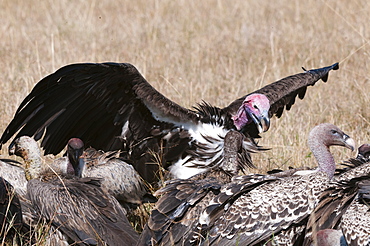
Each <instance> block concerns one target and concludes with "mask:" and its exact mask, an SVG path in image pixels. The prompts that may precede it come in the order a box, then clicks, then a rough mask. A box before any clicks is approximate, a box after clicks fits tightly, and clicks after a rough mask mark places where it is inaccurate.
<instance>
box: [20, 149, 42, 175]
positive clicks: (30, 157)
mask: <svg viewBox="0 0 370 246" xmlns="http://www.w3.org/2000/svg"><path fill="white" fill-rule="evenodd" d="M24 161H25V166H26V168H25V174H26V179H27V180H31V179H35V178H39V177H40V173H41V162H42V160H41V153H40V151H37V150H31V151H28V153H27V156H25V157H24Z"/></svg>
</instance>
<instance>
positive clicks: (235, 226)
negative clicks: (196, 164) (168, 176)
mask: <svg viewBox="0 0 370 246" xmlns="http://www.w3.org/2000/svg"><path fill="white" fill-rule="evenodd" d="M229 133H230V132H229ZM227 136H228V135H227ZM227 139H228V138H225V144H226V142H227ZM233 141H234V142H237V141H235V140H233ZM309 145H310V148H311V149H312V152H313V153H314V155H315V157H316V158H317V160H318V164H319V167H318V168H317V169H316V170H310V171H309V173H308V174H298V173H299V172H296V173H295V175H292V174H290V175H285V176H281V177H275V176H270V175H266V176H265V175H247V176H234V177H232V178H231V176H229V177H228V178H227V175H226V176H225V175H224V176H222V175H220V173H225V172H222V171H221V170H210V171H208V172H206V173H204V174H201V175H199V176H196V177H193V178H192V179H188V180H173V181H170V182H169V183H168V185H167V186H166V187H165V188H163V189H162V190H160V192H159V194H161V195H162V197H161V198H160V199H159V201H158V203H157V204H156V208H155V210H153V212H152V215H151V217H150V219H149V222H148V224H147V227H146V228H145V230H144V232H143V234H142V235H141V241H140V242H141V244H144V245H151V244H154V245H157V244H159V245H167V244H171V245H192V244H204V245H208V244H210V245H236V244H239V245H249V244H257V243H263V242H265V241H266V240H268V239H270V237H271V236H273V235H277V234H279V233H280V232H281V231H282V230H286V229H289V228H290V226H292V225H297V224H298V223H300V222H301V221H302V220H303V219H305V218H306V217H307V216H308V215H309V213H310V212H311V211H312V210H313V209H314V206H315V205H316V203H317V200H318V196H319V194H320V193H321V191H322V190H324V189H325V188H326V185H327V183H328V182H329V179H330V177H332V175H333V174H334V171H335V162H334V160H333V157H332V156H331V154H330V152H329V146H331V145H340V146H345V147H348V148H351V149H352V148H354V146H353V145H354V142H353V140H352V139H351V138H349V137H348V136H347V135H346V134H344V133H343V132H342V131H341V130H340V129H339V128H338V127H336V126H334V125H332V124H321V125H319V126H317V127H315V128H314V130H312V131H311V133H310V137H309ZM231 147H232V148H233V149H234V157H235V156H236V157H238V156H239V155H238V154H237V153H238V151H237V149H238V148H237V145H235V146H231ZM232 159H233V158H231V159H227V160H232ZM232 163H234V166H235V168H236V169H237V167H238V165H236V164H235V163H237V162H235V160H234V161H232V162H231V164H232ZM228 164H230V163H228ZM226 166H228V167H229V166H230V165H226ZM333 166H334V168H333ZM305 172H307V171H305ZM214 173H216V175H214ZM221 177H223V178H221ZM298 229H299V228H298V227H296V230H295V231H296V233H298V231H299V230H298ZM302 230H303V229H301V231H302ZM290 240H291V239H290Z"/></svg>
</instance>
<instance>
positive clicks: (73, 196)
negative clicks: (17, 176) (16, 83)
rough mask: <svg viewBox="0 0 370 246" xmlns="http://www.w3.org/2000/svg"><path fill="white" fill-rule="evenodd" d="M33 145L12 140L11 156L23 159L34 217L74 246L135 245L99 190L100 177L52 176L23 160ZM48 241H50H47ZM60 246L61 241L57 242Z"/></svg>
mask: <svg viewBox="0 0 370 246" xmlns="http://www.w3.org/2000/svg"><path fill="white" fill-rule="evenodd" d="M35 149H36V151H37V143H36V142H35V141H34V140H33V139H32V138H29V137H26V136H23V137H21V138H19V139H17V140H16V145H15V151H14V152H15V153H16V154H19V155H21V156H22V157H23V158H25V162H26V168H29V169H31V171H29V170H26V173H29V174H30V176H29V178H30V180H29V181H28V183H27V197H28V199H29V200H30V201H31V203H32V206H33V209H34V210H35V211H37V213H38V216H40V217H41V218H43V219H45V220H46V221H48V222H49V223H50V224H51V225H52V226H53V227H54V229H57V230H58V231H60V232H62V233H63V235H64V236H65V237H67V238H68V241H69V242H73V243H75V244H77V245H105V244H108V245H135V244H136V241H137V239H138V235H137V233H136V232H135V231H134V230H133V228H132V227H131V225H130V223H129V222H128V220H127V218H126V213H125V211H124V209H123V208H122V207H121V206H120V205H119V203H118V201H117V200H116V199H115V198H114V197H112V196H111V195H109V194H108V193H107V192H106V191H105V190H104V189H102V188H101V179H100V178H89V177H87V178H77V177H74V176H70V175H68V174H64V175H66V176H64V175H63V174H61V175H55V173H53V172H50V171H46V172H45V171H44V172H41V170H45V169H43V168H41V167H40V166H41V165H42V164H45V163H41V162H40V161H37V160H29V159H27V158H28V157H29V156H32V155H33V153H32V150H35ZM50 241H51V239H50ZM59 243H62V242H59Z"/></svg>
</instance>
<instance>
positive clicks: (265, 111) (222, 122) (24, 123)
mask: <svg viewBox="0 0 370 246" xmlns="http://www.w3.org/2000/svg"><path fill="white" fill-rule="evenodd" d="M338 68H339V65H338V63H335V64H333V65H331V66H328V67H324V68H319V69H313V70H308V71H305V72H303V73H299V74H295V75H292V76H289V77H286V78H283V79H281V80H279V81H277V82H274V83H272V84H269V85H267V86H265V87H263V88H261V89H259V90H257V91H254V92H252V93H250V94H247V95H245V96H242V97H240V98H239V99H237V100H235V101H233V102H232V103H231V104H230V105H228V106H227V107H225V108H218V107H213V106H211V105H209V104H207V103H201V104H199V105H198V106H197V107H195V108H194V109H187V108H184V107H181V106H180V105H178V104H176V103H175V102H173V101H171V100H169V99H168V98H166V97H165V96H163V95H162V94H161V93H160V92H158V91H157V90H156V89H154V88H153V87H152V86H151V85H150V84H149V83H148V82H147V81H146V80H145V78H144V77H143V76H142V75H141V74H140V73H139V71H138V70H137V69H136V68H135V67H134V66H133V65H131V64H128V63H101V64H92V63H82V64H71V65H67V66H65V67H62V68H60V69H59V70H57V71H56V72H55V73H53V74H50V75H48V76H47V77H45V78H43V79H42V80H41V81H40V82H38V83H37V84H36V85H35V87H34V88H33V90H32V91H31V93H30V94H29V95H28V96H27V97H26V98H25V99H24V100H23V102H22V103H21V105H20V106H19V108H18V110H17V111H16V113H15V116H14V118H13V120H12V121H11V122H10V124H9V125H8V127H7V128H6V130H5V131H4V133H3V135H2V136H1V139H0V147H1V145H2V144H4V143H6V142H7V141H8V140H9V139H10V138H11V137H12V136H13V135H16V137H15V138H17V137H19V136H22V135H28V136H32V137H33V138H35V139H36V140H39V139H40V138H41V137H43V140H42V143H41V146H42V147H43V148H44V149H45V154H49V153H52V154H57V153H59V152H60V151H61V150H62V149H63V148H64V146H65V143H66V142H67V141H68V140H69V139H70V138H72V137H78V138H80V139H82V140H83V141H84V143H85V145H86V146H92V147H94V148H95V149H99V150H104V151H108V150H117V149H120V150H122V151H123V152H124V156H123V157H125V159H126V160H127V161H130V162H132V164H133V165H134V167H135V169H136V170H137V171H138V172H139V174H140V175H141V176H142V177H143V178H144V179H145V180H147V181H149V182H154V181H156V180H157V179H158V177H157V175H158V174H157V172H158V169H159V168H158V165H157V163H158V161H157V160H156V158H155V157H153V153H158V156H160V157H161V158H162V161H161V162H162V163H161V164H163V166H164V167H165V168H168V167H169V166H170V167H169V169H170V172H171V174H172V176H173V177H175V178H187V177H190V176H192V175H195V174H197V173H201V172H204V171H206V170H207V169H208V168H211V167H214V166H217V165H220V163H221V162H222V159H223V138H224V137H225V135H226V133H227V132H228V131H230V130H238V131H239V132H241V133H243V134H244V135H245V138H244V139H243V143H242V152H243V154H244V156H245V159H246V160H248V162H246V166H245V168H246V167H250V166H253V165H252V163H251V159H250V152H255V151H258V150H260V149H261V147H259V146H258V145H257V144H256V143H255V141H254V138H255V137H258V134H259V133H261V132H263V131H266V130H268V128H269V119H270V117H272V116H273V115H276V116H277V117H280V116H281V114H282V112H283V110H284V108H286V109H287V110H289V109H290V108H291V106H292V105H293V104H294V102H295V98H296V97H297V95H298V97H299V98H301V99H302V98H303V97H304V95H305V93H306V89H307V87H308V86H313V85H314V84H315V83H316V82H317V81H318V80H320V79H322V80H323V81H326V80H327V78H328V73H329V71H330V70H336V69H338ZM17 132H18V133H17Z"/></svg>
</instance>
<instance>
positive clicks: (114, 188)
mask: <svg viewBox="0 0 370 246" xmlns="http://www.w3.org/2000/svg"><path fill="white" fill-rule="evenodd" d="M118 154H119V152H117V151H109V152H105V153H104V152H103V151H97V150H95V149H93V148H88V149H86V150H85V149H84V143H83V141H82V140H81V139H79V138H71V139H70V140H69V141H68V144H67V156H66V157H62V158H59V159H57V161H58V163H57V164H54V165H55V166H57V165H59V166H60V167H63V169H64V170H67V169H68V167H71V166H74V167H76V168H75V169H76V173H77V176H78V177H98V178H101V179H102V181H101V185H102V187H103V188H105V189H106V190H107V191H108V192H109V193H110V194H111V195H112V196H114V197H115V198H116V199H117V200H118V201H119V202H120V203H121V204H122V205H127V203H129V204H136V205H139V204H142V202H146V201H150V202H155V198H154V197H153V196H152V195H150V194H149V193H148V191H147V188H146V186H145V184H144V181H143V180H142V178H141V177H140V175H139V174H138V173H137V172H136V170H135V169H134V168H133V166H132V165H130V164H128V163H126V162H125V161H123V160H122V159H121V158H119V156H117V155H118Z"/></svg>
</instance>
